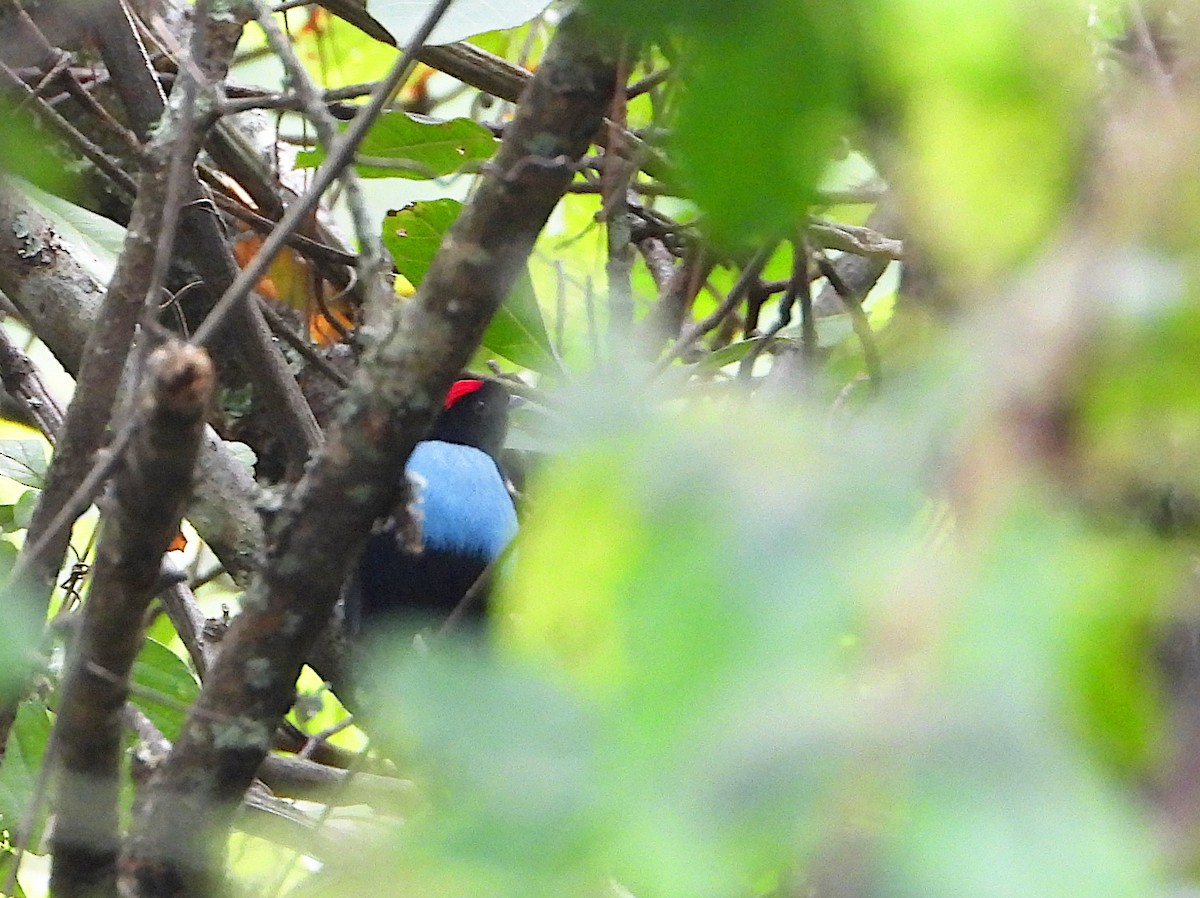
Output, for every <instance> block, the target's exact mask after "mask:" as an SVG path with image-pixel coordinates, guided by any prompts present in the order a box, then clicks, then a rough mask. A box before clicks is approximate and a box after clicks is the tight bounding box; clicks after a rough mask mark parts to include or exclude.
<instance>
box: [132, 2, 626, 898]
mask: <svg viewBox="0 0 1200 898" xmlns="http://www.w3.org/2000/svg"><path fill="white" fill-rule="evenodd" d="M614 68H615V67H614V62H613V54H612V53H611V52H608V50H607V49H606V48H603V47H601V46H598V44H597V41H596V35H595V34H594V33H593V32H592V30H591V29H590V28H589V27H588V25H587V24H586V21H585V20H584V19H582V18H581V17H580V16H579V15H573V16H571V17H569V18H568V19H567V20H565V21H564V23H563V24H562V26H561V27H560V29H559V31H558V32H557V34H556V35H555V38H554V41H553V43H552V45H551V47H550V49H549V50H548V52H547V55H546V57H545V58H544V60H543V62H542V64H541V66H540V67H539V69H538V72H537V75H536V76H535V78H534V80H533V81H532V83H531V87H530V90H529V92H528V93H527V95H526V97H525V99H524V102H523V103H522V104H521V106H520V109H519V111H518V114H517V117H516V119H515V120H514V121H513V124H512V126H511V127H510V128H509V129H507V133H506V137H505V141H504V144H503V145H502V147H501V150H500V152H499V154H498V156H497V159H496V162H495V164H494V166H493V167H492V168H491V170H490V171H489V173H488V175H487V176H486V177H485V179H484V181H483V183H482V184H481V186H480V189H479V190H478V191H477V193H476V194H475V196H474V198H473V199H472V201H471V203H470V204H469V205H468V207H467V208H466V209H464V211H463V214H462V216H461V217H460V219H459V220H458V222H457V223H456V224H455V226H454V228H453V229H452V230H451V232H450V233H449V234H448V235H447V238H446V240H445V241H444V242H443V245H442V249H441V251H440V252H439V254H438V256H437V258H436V259H435V261H434V263H433V265H432V267H431V268H430V270H429V272H428V274H427V275H426V277H425V280H424V281H423V282H422V284H421V289H420V290H419V291H418V294H417V296H416V297H415V298H414V300H413V301H412V302H411V303H410V304H407V305H406V306H405V307H404V313H403V314H402V315H401V316H400V319H401V320H399V321H398V322H393V324H392V325H391V326H390V327H389V328H388V330H387V332H386V333H385V334H384V335H383V337H382V338H381V339H380V341H379V343H378V344H377V345H376V346H375V347H373V349H372V350H371V351H370V352H369V353H368V356H367V359H366V361H365V363H364V366H363V369H362V371H360V373H359V375H358V376H357V377H356V379H355V381H354V382H353V384H352V385H351V387H350V388H349V391H348V393H349V395H348V399H347V406H346V407H345V409H344V410H343V412H342V414H341V415H340V416H339V418H338V420H337V422H336V423H335V425H334V426H333V428H332V429H331V432H330V434H329V438H328V441H327V442H326V444H325V447H324V448H323V450H322V451H321V453H320V454H319V455H318V457H317V459H316V462H315V463H314V465H313V466H312V467H311V468H310V469H309V470H308V471H307V472H306V474H305V476H304V478H303V479H302V480H301V481H300V482H299V484H297V487H296V489H295V491H294V492H293V494H292V496H291V497H290V498H289V501H288V503H287V504H286V506H285V508H284V509H283V511H282V512H281V514H280V516H279V519H278V521H277V524H276V527H275V532H274V534H273V541H272V547H271V551H270V553H269V557H268V564H267V568H266V570H265V572H264V574H263V576H262V578H261V579H259V580H258V581H257V582H256V583H255V585H254V586H253V587H252V589H251V590H250V592H249V594H248V596H247V601H246V608H245V610H244V611H243V612H242V614H241V615H240V616H239V617H238V619H237V620H236V621H235V623H234V626H233V628H232V629H231V631H230V633H229V634H228V635H227V636H226V638H225V641H224V643H223V646H222V650H221V653H220V654H219V656H218V658H217V662H216V664H215V665H214V667H213V668H212V670H211V671H210V673H209V678H208V680H207V681H206V683H205V685H204V689H203V690H202V692H201V694H200V697H199V699H198V700H197V702H196V704H195V706H194V707H193V709H192V712H191V713H190V714H189V715H188V719H187V722H186V723H185V725H184V728H183V731H182V734H181V737H180V739H179V741H178V743H177V744H176V747H175V750H174V752H172V754H171V757H170V758H169V760H168V761H167V763H166V764H165V765H164V766H163V767H162V769H161V770H160V771H159V773H158V775H156V777H155V778H154V780H153V781H152V783H151V787H150V788H149V790H148V791H147V794H146V797H145V802H144V805H143V813H142V814H141V815H140V816H139V818H138V819H137V820H136V821H135V829H134V838H133V842H132V847H131V851H130V855H129V857H128V858H127V861H128V863H127V869H129V870H130V872H131V874H132V877H133V881H132V882H131V886H132V891H133V893H134V894H139V895H155V896H169V895H201V894H208V893H209V892H210V891H211V889H212V887H213V885H214V883H213V881H212V877H213V876H214V874H215V871H216V870H218V869H219V863H218V857H219V853H218V847H219V845H220V844H222V840H223V838H224V836H225V834H226V833H227V831H228V829H229V826H230V823H231V821H232V817H233V814H234V811H235V810H236V808H237V807H238V805H239V804H240V801H241V797H242V794H243V792H244V791H245V789H246V787H247V786H248V785H249V783H250V782H251V781H252V778H253V776H254V773H255V771H256V770H257V769H258V767H259V765H260V763H261V762H262V759H263V757H264V756H265V754H266V752H267V750H268V749H269V747H270V743H271V734H272V732H273V731H274V728H275V725H276V723H277V722H278V720H279V718H280V716H281V715H282V714H283V713H284V712H285V711H286V709H287V708H288V706H289V704H290V702H291V700H292V695H293V690H294V685H293V684H294V682H295V678H296V675H297V673H298V672H299V669H300V665H301V663H302V662H303V660H304V659H305V657H306V656H307V654H308V652H309V650H310V648H311V646H312V644H313V642H314V641H315V640H316V638H317V636H318V635H319V633H320V632H321V630H322V629H323V628H324V627H325V625H326V623H327V621H328V619H329V616H330V613H331V611H332V609H333V606H334V603H335V602H336V600H337V597H338V593H339V591H340V588H341V585H342V581H343V578H344V576H345V574H346V572H347V569H348V566H349V564H350V563H352V561H353V559H354V558H355V557H356V556H357V554H358V552H359V551H360V549H361V547H362V544H363V542H364V540H365V538H366V534H367V532H368V529H369V528H370V525H371V523H372V522H373V521H374V520H375V519H377V518H379V517H382V516H383V515H385V514H386V513H387V512H388V511H389V509H390V508H391V507H393V505H394V504H395V502H396V500H397V499H398V498H399V495H400V489H401V479H402V478H401V477H400V476H399V473H400V472H401V471H402V470H403V468H404V463H405V460H406V459H407V457H408V454H409V452H410V451H411V450H412V447H413V445H414V444H415V443H416V441H417V439H418V438H419V437H420V435H421V433H422V432H423V431H424V429H425V428H426V427H427V426H428V425H429V423H430V421H431V419H432V417H433V415H434V413H435V410H436V409H437V408H439V407H440V401H439V400H440V397H441V396H442V395H444V392H445V390H446V389H447V388H448V387H449V385H450V382H451V381H452V380H453V379H454V377H455V376H456V375H457V374H458V372H459V371H460V370H461V368H462V366H463V365H464V364H465V363H466V362H467V360H468V359H469V357H470V355H471V352H472V350H473V349H474V347H475V345H476V344H477V342H478V340H479V338H480V336H481V334H482V332H483V329H484V327H485V326H486V324H487V321H488V320H489V318H490V317H491V315H492V313H493V312H494V311H495V309H496V308H497V307H498V306H499V304H500V302H501V300H502V299H503V297H504V296H505V294H506V293H507V291H508V289H509V288H510V286H511V284H512V282H513V280H514V279H515V277H516V275H517V273H518V272H519V271H520V269H521V266H522V265H524V263H525V260H526V259H527V257H528V254H529V251H530V249H531V248H532V246H533V242H534V240H535V239H536V237H537V234H538V233H539V231H540V230H541V228H542V226H543V225H544V224H545V221H546V219H547V217H548V216H549V215H550V212H551V211H552V210H553V208H554V205H555V204H556V203H557V201H558V199H559V197H560V196H561V195H562V193H563V191H564V190H565V189H566V186H567V184H568V183H569V182H570V179H571V177H572V162H573V161H574V160H576V159H578V158H579V157H581V156H582V155H583V153H584V152H585V151H586V149H587V147H588V146H589V143H590V141H591V139H592V137H593V136H594V135H595V133H596V131H597V128H598V127H599V125H600V122H601V118H602V116H603V113H604V110H605V108H606V106H607V104H608V102H609V100H610V98H611V96H612V91H613V88H614V81H615V74H614ZM248 674H252V675H248Z"/></svg>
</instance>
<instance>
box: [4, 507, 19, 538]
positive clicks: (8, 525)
mask: <svg viewBox="0 0 1200 898" xmlns="http://www.w3.org/2000/svg"><path fill="white" fill-rule="evenodd" d="M15 511H16V505H15V504H12V505H0V533H4V532H6V531H10V530H13V529H14V527H13V520H14V515H15Z"/></svg>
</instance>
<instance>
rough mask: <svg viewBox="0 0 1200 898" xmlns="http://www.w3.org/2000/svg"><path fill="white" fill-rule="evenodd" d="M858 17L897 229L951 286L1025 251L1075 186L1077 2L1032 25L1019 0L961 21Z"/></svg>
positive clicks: (909, 0)
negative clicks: (890, 142)
mask: <svg viewBox="0 0 1200 898" xmlns="http://www.w3.org/2000/svg"><path fill="white" fill-rule="evenodd" d="M866 8H867V10H868V14H866V15H864V16H863V17H862V19H861V22H862V26H863V30H864V37H865V39H866V42H867V44H866V45H867V46H869V47H871V48H872V50H871V56H870V59H871V64H870V65H868V66H864V75H865V77H866V79H867V84H868V85H869V87H870V89H871V91H873V92H874V96H875V98H876V99H877V100H878V101H879V102H880V103H883V104H887V105H888V106H889V107H890V109H889V113H890V114H893V113H894V111H896V110H898V111H899V116H900V118H899V120H900V129H901V131H902V136H903V140H904V141H905V148H904V151H903V153H901V154H899V158H898V159H897V162H898V178H896V180H897V181H898V182H899V183H900V184H901V186H902V187H904V188H905V189H907V191H908V195H909V196H910V197H911V198H912V200H913V202H912V204H911V206H906V210H907V211H906V221H908V222H910V225H911V226H914V227H915V228H916V229H917V231H918V234H919V235H920V236H921V237H922V238H923V239H924V240H925V241H926V245H927V246H928V247H929V248H930V250H931V251H932V252H934V253H936V254H937V256H938V258H940V259H941V260H942V261H943V262H944V263H945V264H946V266H947V269H946V270H950V271H953V272H954V273H955V275H956V276H961V277H964V278H968V279H969V278H972V277H980V276H986V275H988V274H990V273H994V272H995V271H997V270H999V269H1000V268H1002V267H1003V266H1008V265H1011V264H1013V263H1014V262H1015V261H1017V260H1018V259H1020V258H1022V257H1023V256H1024V255H1025V254H1027V253H1029V252H1030V251H1032V250H1033V249H1034V248H1035V247H1036V246H1037V244H1038V241H1040V240H1041V239H1043V238H1044V237H1045V236H1046V235H1047V234H1048V233H1050V231H1051V229H1052V228H1053V227H1054V226H1055V224H1056V223H1057V221H1058V220H1059V217H1060V215H1061V213H1062V209H1063V207H1064V203H1065V202H1066V200H1067V198H1068V196H1069V195H1070V191H1071V190H1072V189H1073V188H1074V186H1075V172H1076V170H1077V168H1078V165H1079V162H1080V159H1081V153H1082V150H1083V143H1084V137H1085V132H1086V129H1085V127H1084V123H1085V119H1087V118H1088V114H1087V113H1086V112H1085V105H1086V104H1087V103H1089V102H1090V101H1092V100H1093V92H1092V89H1091V88H1090V85H1089V79H1090V78H1091V77H1092V76H1091V72H1090V66H1091V63H1090V59H1089V46H1088V42H1087V40H1086V37H1085V34H1084V32H1083V28H1082V25H1083V21H1082V15H1081V12H1080V9H1079V6H1078V4H1076V3H1073V2H1069V0H1051V2H1047V3H1043V4H1041V5H1040V6H1039V11H1038V15H1037V16H1036V17H1031V16H1030V15H1029V10H1028V7H1027V6H1026V4H1024V3H1022V2H1019V0H983V2H979V3H976V4H974V5H973V6H972V12H971V15H970V16H963V15H960V11H959V10H957V9H954V8H953V7H952V5H950V4H946V3H944V2H941V0H876V2H872V3H869V4H867V5H866Z"/></svg>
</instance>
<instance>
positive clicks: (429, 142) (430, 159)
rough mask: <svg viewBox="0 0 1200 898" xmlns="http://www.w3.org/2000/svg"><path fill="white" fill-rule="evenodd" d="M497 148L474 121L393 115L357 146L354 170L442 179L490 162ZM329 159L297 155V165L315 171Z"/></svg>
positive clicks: (370, 174)
mask: <svg viewBox="0 0 1200 898" xmlns="http://www.w3.org/2000/svg"><path fill="white" fill-rule="evenodd" d="M495 150H496V138H495V137H494V136H493V135H492V132H491V131H489V130H488V129H487V128H485V127H484V126H483V125H480V124H479V123H478V122H473V121H471V120H470V119H467V118H456V119H451V120H450V121H448V122H440V121H434V120H433V119H428V118H425V117H424V116H419V115H413V114H411V113H407V112H389V113H384V114H383V115H381V116H380V117H379V119H378V120H377V121H376V122H375V124H374V125H372V126H371V130H370V131H368V132H367V136H366V138H365V139H364V140H363V142H362V144H361V146H359V148H358V160H359V161H358V163H357V164H356V166H355V168H356V170H357V171H358V173H359V174H360V175H362V176H364V177H368V178H409V179H414V180H416V179H429V178H440V177H443V176H445V175H449V174H453V173H454V172H456V171H459V170H460V169H461V168H462V167H463V166H464V165H465V164H467V163H468V162H480V161H482V160H484V159H488V158H490V157H491V155H492V153H494V152H495ZM324 159H325V151H324V150H323V149H321V148H317V149H313V150H304V151H302V152H300V153H298V154H297V156H296V165H297V167H299V168H308V167H314V166H317V165H320V164H321V162H323V161H324ZM372 160H380V161H379V162H378V163H373V162H372ZM388 162H391V163H394V164H392V165H388V164H386V163H388Z"/></svg>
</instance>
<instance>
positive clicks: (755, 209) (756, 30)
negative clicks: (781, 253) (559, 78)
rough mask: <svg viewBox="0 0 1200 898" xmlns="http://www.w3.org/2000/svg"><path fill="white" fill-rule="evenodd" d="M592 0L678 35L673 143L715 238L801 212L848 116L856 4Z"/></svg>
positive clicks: (764, 228)
mask: <svg viewBox="0 0 1200 898" xmlns="http://www.w3.org/2000/svg"><path fill="white" fill-rule="evenodd" d="M591 5H592V6H593V8H595V9H596V10H597V11H598V12H600V13H601V15H603V16H605V17H606V18H608V19H610V20H612V21H614V22H617V23H620V24H621V25H622V27H628V25H629V24H633V25H634V27H637V28H641V29H644V30H645V31H646V32H647V33H648V34H649V35H652V36H655V37H659V38H662V37H664V36H666V35H670V36H671V37H672V38H674V37H676V36H683V40H681V41H679V52H680V55H681V58H682V66H683V67H684V68H685V69H686V72H687V76H686V83H687V91H686V93H685V94H684V96H683V98H682V100H681V102H680V105H679V111H678V120H677V122H676V123H675V127H674V131H673V138H674V139H673V142H672V148H673V149H674V150H675V151H676V152H677V156H678V160H679V166H680V172H681V176H682V178H683V179H684V180H685V181H686V182H687V185H688V187H689V188H690V189H691V195H692V198H693V199H694V200H695V201H696V203H697V204H698V205H699V206H700V207H701V209H703V210H704V211H705V212H706V213H707V218H706V223H707V226H708V227H709V228H710V229H711V231H712V232H713V233H714V234H715V236H716V237H717V238H718V239H719V240H721V241H724V242H727V243H729V244H731V245H738V244H740V243H742V242H743V241H747V240H753V239H755V238H761V237H763V236H765V235H770V234H776V233H782V232H784V231H785V229H787V228H789V227H791V226H792V225H793V224H794V223H795V222H796V221H798V220H799V219H800V217H801V216H803V214H804V212H805V210H806V208H807V206H808V204H809V203H810V202H811V201H812V199H813V197H814V195H815V190H816V184H817V180H818V179H819V177H820V175H821V173H822V171H823V170H824V167H825V161H826V159H827V158H828V156H829V154H830V152H831V150H832V147H833V143H834V140H835V138H836V136H837V135H838V133H839V131H840V130H841V129H842V128H844V126H845V124H846V121H847V119H848V115H849V97H850V80H849V79H850V77H851V73H852V72H853V69H854V66H855V64H856V61H855V59H854V57H853V55H852V53H853V51H854V47H855V42H854V41H852V40H848V38H849V35H850V33H852V30H853V20H854V14H853V12H852V11H850V12H849V13H848V14H846V15H844V16H835V15H831V14H830V12H831V11H830V9H829V8H828V7H827V6H826V5H824V4H820V3H817V4H801V3H794V2H792V0H765V2H758V3H753V4H743V5H741V6H739V7H738V10H737V15H733V16H731V15H730V14H729V8H728V6H727V5H725V4H719V3H708V2H704V3H695V4H691V3H688V4H680V3H673V2H670V3H661V4H659V3H656V4H649V5H647V4H638V3H635V2H632V0H594V2H593V3H592V4H591ZM733 122H736V123H737V125H736V127H732V126H731V123H733Z"/></svg>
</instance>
